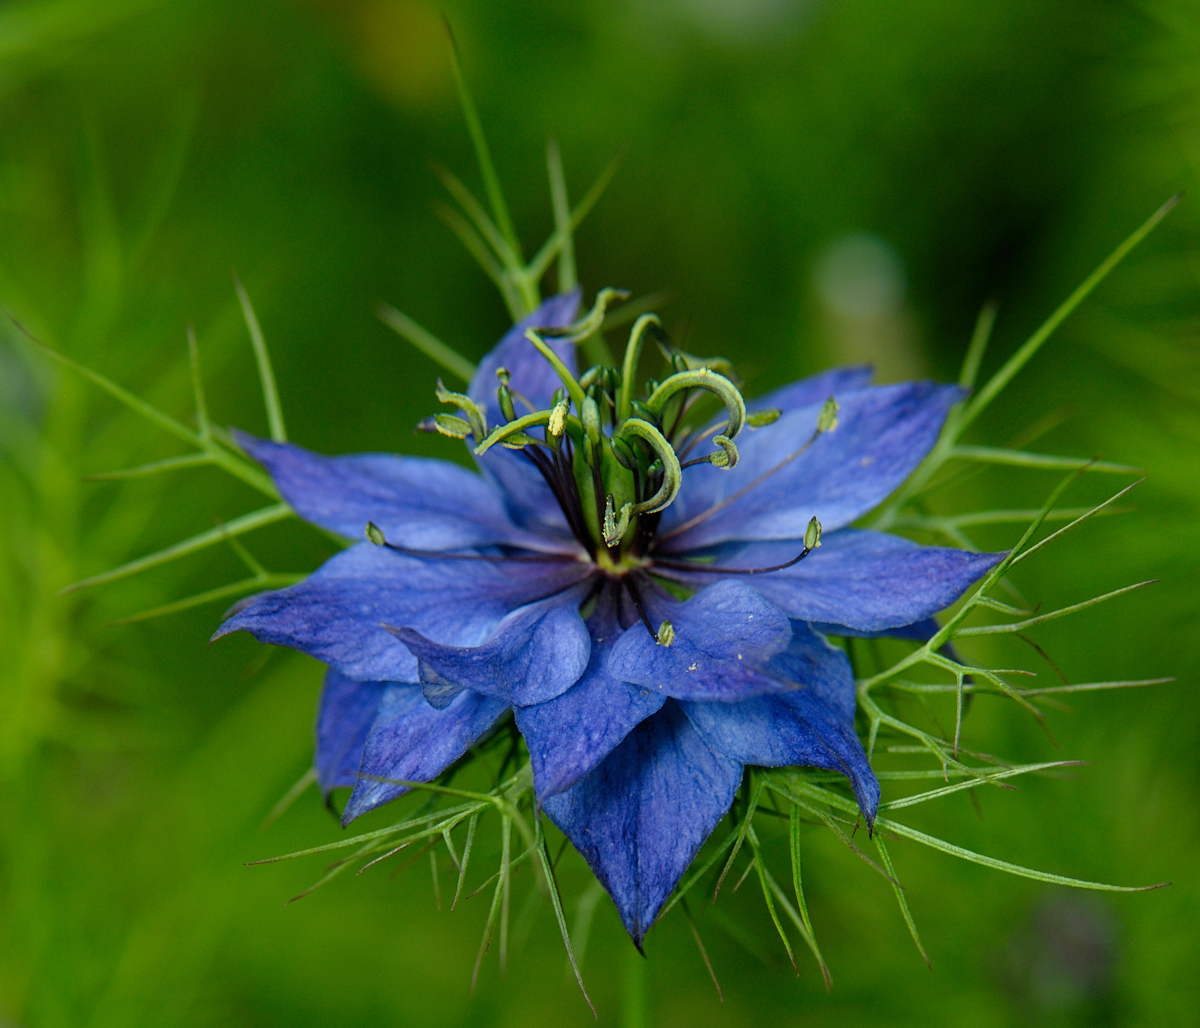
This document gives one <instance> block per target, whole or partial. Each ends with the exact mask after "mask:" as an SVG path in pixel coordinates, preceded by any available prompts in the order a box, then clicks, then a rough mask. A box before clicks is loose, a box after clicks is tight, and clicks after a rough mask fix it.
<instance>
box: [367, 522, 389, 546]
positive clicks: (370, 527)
mask: <svg viewBox="0 0 1200 1028" xmlns="http://www.w3.org/2000/svg"><path fill="white" fill-rule="evenodd" d="M367 538H368V539H369V540H371V542H373V543H374V544H375V545H376V546H386V545H387V537H386V536H385V535H384V534H383V529H382V528H380V527H379V526H378V525H377V524H375V522H374V521H368V522H367Z"/></svg>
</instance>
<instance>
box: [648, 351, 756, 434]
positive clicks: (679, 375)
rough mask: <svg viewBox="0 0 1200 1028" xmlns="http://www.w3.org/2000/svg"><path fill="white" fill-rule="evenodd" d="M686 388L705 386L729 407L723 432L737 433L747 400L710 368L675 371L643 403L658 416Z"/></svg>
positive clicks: (740, 427)
mask: <svg viewBox="0 0 1200 1028" xmlns="http://www.w3.org/2000/svg"><path fill="white" fill-rule="evenodd" d="M687 389H704V390H707V391H708V392H710V393H712V394H713V395H714V396H716V397H717V399H719V400H720V401H721V402H722V403H723V404H725V409H726V410H727V411H729V424H728V427H727V428H726V429H725V431H724V433H723V434H724V435H726V436H728V437H729V438H730V439H733V438H734V437H736V436H737V434H738V433H739V432H740V431H741V430H742V426H743V425H744V424H745V423H746V401H745V400H744V399H742V394H741V393H740V392H739V391H738V388H737V386H735V385H734V384H733V383H732V382H730V381H729V379H727V378H726V377H725V376H724V375H722V374H720V373H718V372H716V371H713V370H712V369H710V368H693V369H692V370H690V371H677V372H676V373H675V374H674V375H671V376H670V377H669V378H667V380H666V381H665V382H663V383H662V385H660V386H659V387H658V388H657V389H655V390H654V392H653V393H651V394H650V397H649V399H647V400H646V407H647V408H648V409H649V410H650V411H651V412H652V413H653V414H654V415H655V416H656V417H657V416H659V415H661V414H662V412H663V408H665V407H666V405H667V404H668V403H669V402H670V400H671V398H672V397H673V396H675V395H677V394H678V393H681V392H684V391H685V390H687Z"/></svg>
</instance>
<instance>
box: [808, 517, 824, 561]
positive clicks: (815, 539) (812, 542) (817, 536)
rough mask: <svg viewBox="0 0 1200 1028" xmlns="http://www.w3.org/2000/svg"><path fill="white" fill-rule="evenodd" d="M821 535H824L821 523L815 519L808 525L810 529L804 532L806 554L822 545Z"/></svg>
mask: <svg viewBox="0 0 1200 1028" xmlns="http://www.w3.org/2000/svg"><path fill="white" fill-rule="evenodd" d="M821 534H822V529H821V522H819V521H818V520H817V519H816V518H813V519H812V520H811V521H810V522H809V523H808V527H807V528H806V529H805V530H804V551H805V553H811V552H812V551H813V550H815V549H816V548H817V547H818V546H820V545H821Z"/></svg>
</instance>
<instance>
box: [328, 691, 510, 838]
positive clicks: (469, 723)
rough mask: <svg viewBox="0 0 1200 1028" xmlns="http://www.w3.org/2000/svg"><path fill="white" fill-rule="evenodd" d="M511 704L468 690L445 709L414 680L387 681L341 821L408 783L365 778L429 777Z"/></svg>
mask: <svg viewBox="0 0 1200 1028" xmlns="http://www.w3.org/2000/svg"><path fill="white" fill-rule="evenodd" d="M507 709H508V704H507V703H505V702H504V701H503V700H496V699H492V698H491V697H488V696H480V695H479V694H478V693H471V692H464V693H462V695H460V696H459V697H458V698H457V699H456V700H455V701H454V702H453V703H451V704H450V705H449V706H448V707H447V708H446V709H445V710H434V709H433V707H431V706H430V705H429V704H428V703H426V702H425V698H424V697H423V696H422V695H421V689H420V687H419V686H415V685H396V684H393V685H389V686H388V688H387V689H386V690H385V691H384V693H383V697H382V699H381V700H380V702H379V711H378V713H377V714H376V716H375V721H374V723H373V724H372V725H371V731H370V734H369V735H368V736H367V740H366V746H365V749H364V751H363V754H362V763H361V764H360V766H359V767H358V776H357V778H356V782H357V784H356V785H355V787H354V792H352V793H351V794H350V799H349V800H348V801H347V803H346V809H345V810H344V811H342V824H343V825H348V824H349V823H350V822H351V821H353V820H354V819H355V818H356V817H360V816H362V815H363V814H365V813H366V812H367V811H368V810H374V809H375V808H376V807H378V806H381V805H382V804H384V803H387V802H388V801H389V800H394V799H395V798H396V797H397V796H400V795H402V794H403V793H405V792H407V791H408V787H406V786H402V785H392V784H389V783H387V782H375V781H371V780H370V779H367V778H363V777H362V776H363V775H373V776H375V777H377V778H392V779H399V780H401V781H407V782H428V781H431V780H432V779H434V778H436V777H437V776H438V775H440V774H441V773H442V772H443V771H444V770H446V768H447V767H449V766H450V765H451V764H453V763H454V761H456V760H458V758H459V757H461V756H462V755H463V754H464V753H466V752H467V748H468V747H469V746H470V745H471V744H472V743H473V742H475V740H476V739H478V738H479V737H480V736H482V735H483V734H485V733H486V732H487V731H488V730H489V729H490V728H491V727H492V725H494V724H495V723H496V720H497V719H498V718H499V717H500V715H501V714H503V713H504V711H505V710H507Z"/></svg>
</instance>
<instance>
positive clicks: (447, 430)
mask: <svg viewBox="0 0 1200 1028" xmlns="http://www.w3.org/2000/svg"><path fill="white" fill-rule="evenodd" d="M416 431H418V432H437V433H438V434H439V435H445V436H449V437H450V438H451V439H466V438H467V436H469V435H470V434H471V423H470V422H469V421H466V420H465V419H463V418H460V417H459V416H458V415H457V414H431V415H429V417H427V418H422V419H421V420H420V421H418V422H417V426H416Z"/></svg>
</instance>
